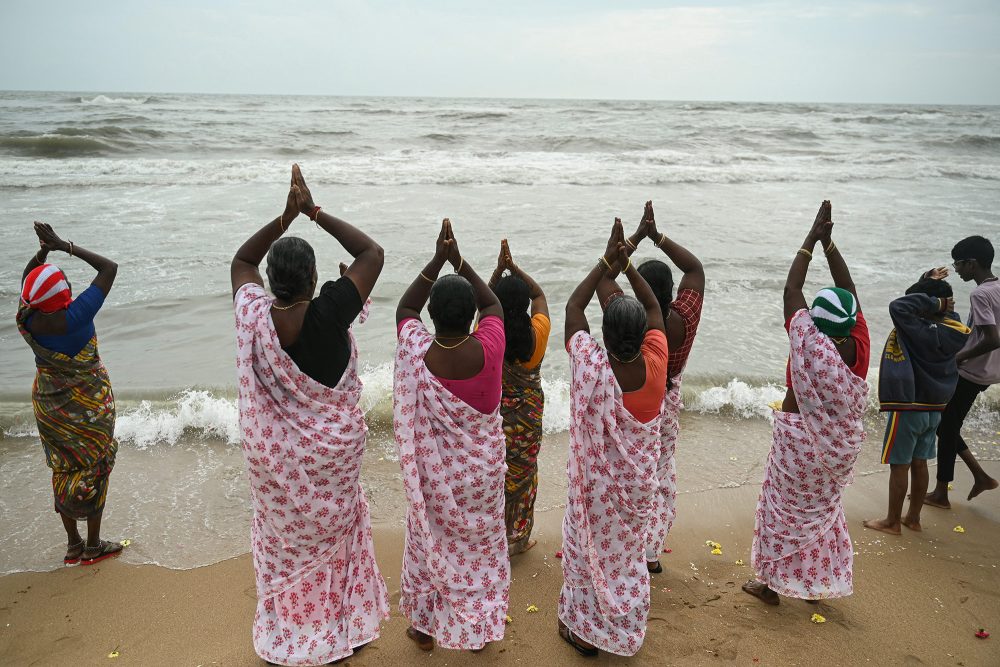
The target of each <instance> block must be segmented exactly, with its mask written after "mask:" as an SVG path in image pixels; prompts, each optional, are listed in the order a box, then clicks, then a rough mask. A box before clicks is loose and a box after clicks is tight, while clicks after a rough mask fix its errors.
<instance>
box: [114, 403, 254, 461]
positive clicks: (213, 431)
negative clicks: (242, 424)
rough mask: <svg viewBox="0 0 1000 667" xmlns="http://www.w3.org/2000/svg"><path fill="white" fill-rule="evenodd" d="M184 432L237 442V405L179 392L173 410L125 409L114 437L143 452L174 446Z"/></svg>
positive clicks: (144, 406)
mask: <svg viewBox="0 0 1000 667" xmlns="http://www.w3.org/2000/svg"><path fill="white" fill-rule="evenodd" d="M185 429H196V430H199V431H201V432H202V433H204V434H205V435H206V436H208V437H211V438H219V439H222V440H225V441H226V442H228V443H230V444H236V443H238V442H239V441H240V430H239V410H238V408H237V405H236V401H235V400H232V399H228V398H219V397H216V396H214V395H213V394H212V393H211V392H208V391H196V390H187V391H184V392H181V393H180V394H179V395H178V396H177V399H176V402H175V404H174V405H173V406H170V407H167V408H165V409H164V408H159V407H156V406H154V405H153V404H152V403H151V402H150V401H142V402H141V403H140V404H139V405H138V406H137V407H135V408H132V409H127V410H125V411H123V412H122V414H120V415H119V416H118V419H117V421H116V423H115V435H116V436H117V438H118V441H119V442H124V443H129V444H132V445H134V446H136V447H137V448H139V449H145V448H147V447H149V446H150V445H153V444H156V443H167V444H171V445H172V444H174V443H176V442H177V440H178V439H179V438H180V437H181V435H182V434H183V433H184V431H185Z"/></svg>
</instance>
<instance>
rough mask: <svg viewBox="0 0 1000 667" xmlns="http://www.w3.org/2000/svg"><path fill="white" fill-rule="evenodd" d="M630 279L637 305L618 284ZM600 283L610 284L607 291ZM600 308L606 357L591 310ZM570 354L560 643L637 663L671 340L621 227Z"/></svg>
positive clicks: (574, 327)
mask: <svg viewBox="0 0 1000 667" xmlns="http://www.w3.org/2000/svg"><path fill="white" fill-rule="evenodd" d="M619 271H623V272H624V273H625V276H626V278H628V281H629V283H630V284H631V286H632V290H633V291H634V292H635V297H631V296H626V295H625V294H624V293H622V291H621V290H620V289H617V287H616V286H615V284H614V277H615V276H616V275H617V273H618V272H619ZM601 283H604V284H603V285H601ZM599 285H600V291H601V292H602V293H605V294H607V295H608V297H607V298H606V299H604V301H603V306H604V319H603V324H602V334H603V337H604V344H605V346H606V348H607V349H606V350H605V348H602V347H601V345H600V344H599V343H598V342H597V339H596V338H594V337H593V336H591V335H590V327H589V325H588V323H587V316H586V313H585V310H586V308H587V304H589V303H590V300H591V299H592V298H593V296H594V292H595V290H598V288H599ZM566 347H567V349H568V350H569V355H570V367H571V371H570V374H571V377H570V383H571V384H570V403H571V405H570V451H569V461H568V463H567V465H566V473H567V476H568V478H569V484H568V503H567V506H566V515H565V517H564V518H563V547H562V551H563V558H562V567H563V586H562V591H561V592H560V595H559V634H560V636H561V637H562V638H563V639H564V640H565V641H566V642H568V643H569V644H570V645H571V646H573V648H575V649H576V650H577V651H578V652H579V653H581V654H582V655H585V656H596V655H597V653H598V649H601V650H604V651H608V652H610V653H615V654H618V655H624V656H630V655H634V654H635V653H636V652H637V651H638V650H639V648H640V647H641V646H642V642H643V639H644V637H645V634H646V616H647V614H648V612H649V572H648V570H647V569H646V561H645V546H646V540H647V531H648V530H649V521H650V518H651V513H652V500H653V491H654V490H655V488H656V461H657V458H658V452H659V446H660V445H659V442H660V409H661V406H662V404H663V395H664V392H665V390H666V384H667V338H666V333H665V330H664V324H663V315H662V312H661V311H660V304H659V303H658V302H657V300H656V297H655V296H654V295H653V292H652V290H651V289H650V288H649V285H648V284H647V283H646V281H645V280H644V279H643V277H642V276H641V275H639V272H638V271H637V270H636V268H635V267H634V266H633V265H632V263H631V261H630V260H629V258H628V246H627V245H626V243H625V234H624V232H623V231H622V224H621V220H618V219H617V218H616V219H615V224H614V227H613V228H612V231H611V238H610V239H609V240H608V247H607V250H606V252H605V254H604V255H603V256H601V257H600V258H598V260H597V264H596V265H595V266H594V268H593V269H591V271H590V273H589V274H588V275H587V277H586V278H584V280H583V282H581V283H580V285H579V286H578V287H577V288H576V290H574V292H573V294H572V295H571V296H570V298H569V302H568V303H567V304H566Z"/></svg>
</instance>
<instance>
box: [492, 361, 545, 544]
mask: <svg viewBox="0 0 1000 667" xmlns="http://www.w3.org/2000/svg"><path fill="white" fill-rule="evenodd" d="M544 405H545V394H544V393H543V391H542V373H541V364H538V365H536V366H535V367H533V368H525V367H524V366H523V365H522V364H519V363H516V362H510V361H507V362H504V365H503V398H502V399H501V400H500V416H501V417H503V433H504V437H505V438H506V441H507V477H506V480H505V482H504V484H505V495H506V504H505V507H504V522H505V523H506V525H507V542H508V543H509V544H510V545H511V546H523V544H524V543H525V542H527V540H528V539H529V538H530V537H531V530H532V528H533V527H534V524H535V496H536V495H537V494H538V451H539V449H540V448H541V444H542V409H543V407H544Z"/></svg>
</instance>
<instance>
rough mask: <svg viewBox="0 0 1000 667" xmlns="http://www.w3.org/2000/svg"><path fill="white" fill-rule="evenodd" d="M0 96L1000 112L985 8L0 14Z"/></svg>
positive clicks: (448, 5) (393, 5) (141, 0)
mask: <svg viewBox="0 0 1000 667" xmlns="http://www.w3.org/2000/svg"><path fill="white" fill-rule="evenodd" d="M0 61H2V62H3V63H4V65H3V67H2V68H0V89H8V90H71V91H96V92H205V93H307V94H309V93H311V94H330V95H401V96H457V97H458V96H460V97H464V96H469V97H573V98H622V99H670V100H738V101H742V100H755V101H810V102H910V103H920V102H926V103H954V104H998V103H1000V1H998V0H950V1H948V2H945V1H944V0H938V1H933V2H924V1H917V2H853V1H852V0H843V1H840V2H835V1H833V0H831V1H830V2H828V3H826V4H821V3H812V2H806V1H804V0H803V1H800V2H724V1H718V2H699V1H697V0H692V1H689V2H677V3H674V2H642V1H636V0H622V1H620V2H612V1H610V0H609V1H607V2H596V1H592V0H567V1H565V2H562V1H554V2H548V1H546V0H535V1H531V2H529V1H522V0H506V1H504V2H496V1H494V2H478V1H473V0H469V1H466V2H460V1H458V0H422V1H419V2H416V1H415V2H393V1H391V0H298V1H296V2H272V1H270V0H240V1H238V2H237V1H235V0H233V1H217V2H213V1H212V0H202V1H200V2H197V3H195V2H190V1H188V0H179V1H177V2H147V1H145V0H135V1H132V2H124V1H123V2H105V1H102V0H95V1H92V2H80V1H79V0H73V1H68V0H67V1H63V0H58V1H55V2H46V1H45V0H36V1H32V2H13V1H8V0H2V4H0Z"/></svg>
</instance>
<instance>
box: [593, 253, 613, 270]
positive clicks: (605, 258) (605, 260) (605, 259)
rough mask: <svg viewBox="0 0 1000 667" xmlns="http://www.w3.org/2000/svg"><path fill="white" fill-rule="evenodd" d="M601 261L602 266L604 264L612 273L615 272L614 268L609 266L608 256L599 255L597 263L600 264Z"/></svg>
mask: <svg viewBox="0 0 1000 667" xmlns="http://www.w3.org/2000/svg"><path fill="white" fill-rule="evenodd" d="M601 262H604V266H606V267H607V268H608V271H610V272H612V273H614V272H615V270H614V269H612V268H611V262H609V261H608V258H607V257H605V256H604V255H601V258H600V259H599V260H597V265H598V266H600V265H601Z"/></svg>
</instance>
